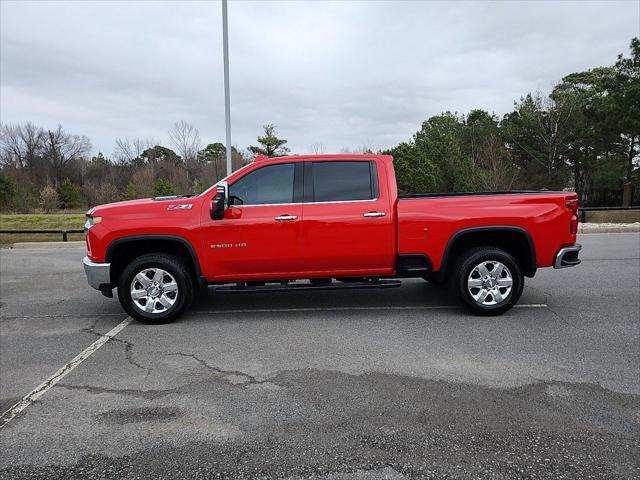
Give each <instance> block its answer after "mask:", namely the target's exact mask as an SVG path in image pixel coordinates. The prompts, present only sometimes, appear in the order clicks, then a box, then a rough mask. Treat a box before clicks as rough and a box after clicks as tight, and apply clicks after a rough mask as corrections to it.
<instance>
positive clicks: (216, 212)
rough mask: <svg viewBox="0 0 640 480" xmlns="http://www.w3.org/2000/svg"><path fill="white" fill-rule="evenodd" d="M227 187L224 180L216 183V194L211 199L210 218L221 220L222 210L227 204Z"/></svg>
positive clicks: (222, 216)
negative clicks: (218, 183)
mask: <svg viewBox="0 0 640 480" xmlns="http://www.w3.org/2000/svg"><path fill="white" fill-rule="evenodd" d="M228 188H229V187H228V185H227V183H226V182H222V183H221V184H220V185H218V187H217V191H216V194H215V196H214V197H213V200H211V220H222V219H223V218H224V211H225V210H226V209H227V206H228V193H227V190H228Z"/></svg>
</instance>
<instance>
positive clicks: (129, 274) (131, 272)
mask: <svg viewBox="0 0 640 480" xmlns="http://www.w3.org/2000/svg"><path fill="white" fill-rule="evenodd" d="M152 268H159V269H162V270H164V271H165V272H167V273H169V275H171V276H172V277H173V279H174V280H175V283H176V284H177V293H176V298H175V303H173V305H172V306H171V307H170V308H168V309H166V311H161V312H158V313H147V312H145V311H143V310H141V309H140V308H139V307H138V306H137V305H136V304H135V303H134V300H133V299H132V297H131V290H130V289H131V284H132V282H133V280H134V277H135V276H136V275H137V274H138V273H140V272H142V271H143V270H146V269H152ZM167 278H169V277H167ZM194 293H195V285H194V281H193V274H192V272H191V270H190V269H189V267H188V266H187V265H185V263H184V262H182V261H181V260H179V259H178V258H176V257H174V256H172V255H165V254H162V253H152V254H148V255H143V256H141V257H138V258H136V259H135V260H132V261H131V262H130V263H129V264H128V265H127V266H126V267H125V269H124V270H123V272H122V274H121V275H120V278H119V280H118V299H119V300H120V304H121V305H122V308H124V309H125V311H126V312H127V313H128V314H129V315H130V316H131V317H132V318H135V319H136V320H138V321H139V322H142V323H146V324H154V325H158V324H162V323H169V322H172V321H174V320H175V319H176V318H178V317H179V316H180V315H181V314H182V313H183V312H184V311H185V310H186V309H187V308H188V307H189V305H191V302H192V301H193V297H194Z"/></svg>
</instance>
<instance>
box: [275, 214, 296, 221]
mask: <svg viewBox="0 0 640 480" xmlns="http://www.w3.org/2000/svg"><path fill="white" fill-rule="evenodd" d="M297 219H298V216H297V215H280V216H279V217H276V220H278V221H279V222H290V221H291V220H297Z"/></svg>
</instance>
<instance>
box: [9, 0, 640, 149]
mask: <svg viewBox="0 0 640 480" xmlns="http://www.w3.org/2000/svg"><path fill="white" fill-rule="evenodd" d="M0 9H1V11H0V22H1V23H0V26H1V31H0V38H1V44H0V88H1V90H0V93H1V96H0V116H1V119H2V121H3V122H10V123H13V122H24V121H27V120H30V121H33V122H34V123H37V124H40V125H43V126H47V127H53V126H55V125H57V124H58V123H62V124H63V125H64V126H65V127H66V128H67V129H69V130H70V131H73V132H74V133H82V134H86V135H88V136H89V137H90V138H91V139H92V142H93V145H94V149H95V150H96V151H98V150H100V151H103V152H105V153H107V154H110V153H111V152H112V150H113V145H114V140H115V138H117V137H124V136H128V137H137V136H139V137H149V136H151V137H155V138H160V139H162V140H163V141H165V142H166V141H167V134H166V133H167V130H168V129H169V128H170V126H171V125H172V124H173V123H174V122H175V121H177V120H182V119H184V120H186V121H188V122H190V123H192V124H194V125H195V126H197V127H198V128H199V130H200V132H201V135H202V137H203V138H204V139H205V140H206V141H208V142H209V141H221V140H222V139H224V99H223V83H222V78H223V76H222V55H221V54H222V38H221V12H220V4H219V3H218V2H208V1H207V2H166V1H161V2H146V1H145V2H138V3H124V2H50V1H48V2H42V3H28V2H2V3H0ZM639 16H640V6H639V4H638V3H637V2H620V3H615V2H608V1H607V2H600V3H598V2H584V3H578V2H566V3H561V2H482V3H480V2H446V3H440V2H424V3H422V2H230V4H229V29H230V57H231V60H230V66H231V101H232V112H231V113H232V136H233V142H234V144H236V145H238V147H240V148H245V147H246V146H247V145H249V144H251V143H254V142H255V137H256V136H257V134H258V133H260V128H261V125H262V124H264V123H275V124H277V125H278V129H279V133H280V134H281V136H283V137H284V138H287V139H288V140H289V145H290V147H291V148H292V151H293V152H296V153H304V152H308V151H309V148H310V146H311V145H312V144H314V143H316V142H321V143H322V144H323V145H324V147H325V149H326V150H327V151H328V152H330V151H339V150H340V149H341V148H343V147H352V148H353V147H358V146H361V145H365V144H367V145H370V146H371V147H374V148H380V147H387V146H391V145H394V144H396V143H398V142H400V141H403V140H407V139H409V138H410V137H411V135H412V134H413V133H414V132H415V131H416V130H417V129H418V128H419V126H420V124H421V122H422V121H423V120H425V119H426V118H428V117H429V116H431V115H435V114H438V113H440V112H441V111H444V110H451V111H458V112H468V111H469V110H470V109H472V108H484V109H487V110H489V111H493V112H496V113H497V114H503V113H505V112H507V111H508V110H509V109H510V108H511V107H512V105H513V101H514V100H517V99H518V98H519V97H520V96H521V95H523V94H526V93H528V92H530V91H536V90H549V89H550V88H552V86H553V85H554V83H556V82H557V81H559V80H560V79H561V78H562V77H563V76H564V75H567V74H569V73H571V72H574V71H579V70H584V69H587V68H592V67H595V66H601V65H608V64H612V63H613V62H614V61H615V58H616V55H617V54H618V53H621V52H626V51H627V48H628V44H629V41H630V40H631V38H632V37H633V36H638V35H639V34H640V32H639V31H638V30H639V18H640V17H639Z"/></svg>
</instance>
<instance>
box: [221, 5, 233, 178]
mask: <svg viewBox="0 0 640 480" xmlns="http://www.w3.org/2000/svg"><path fill="white" fill-rule="evenodd" d="M222 49H223V55H222V56H223V61H224V121H225V125H226V130H227V175H231V172H232V166H231V100H230V99H229V29H228V27H227V0H222Z"/></svg>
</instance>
